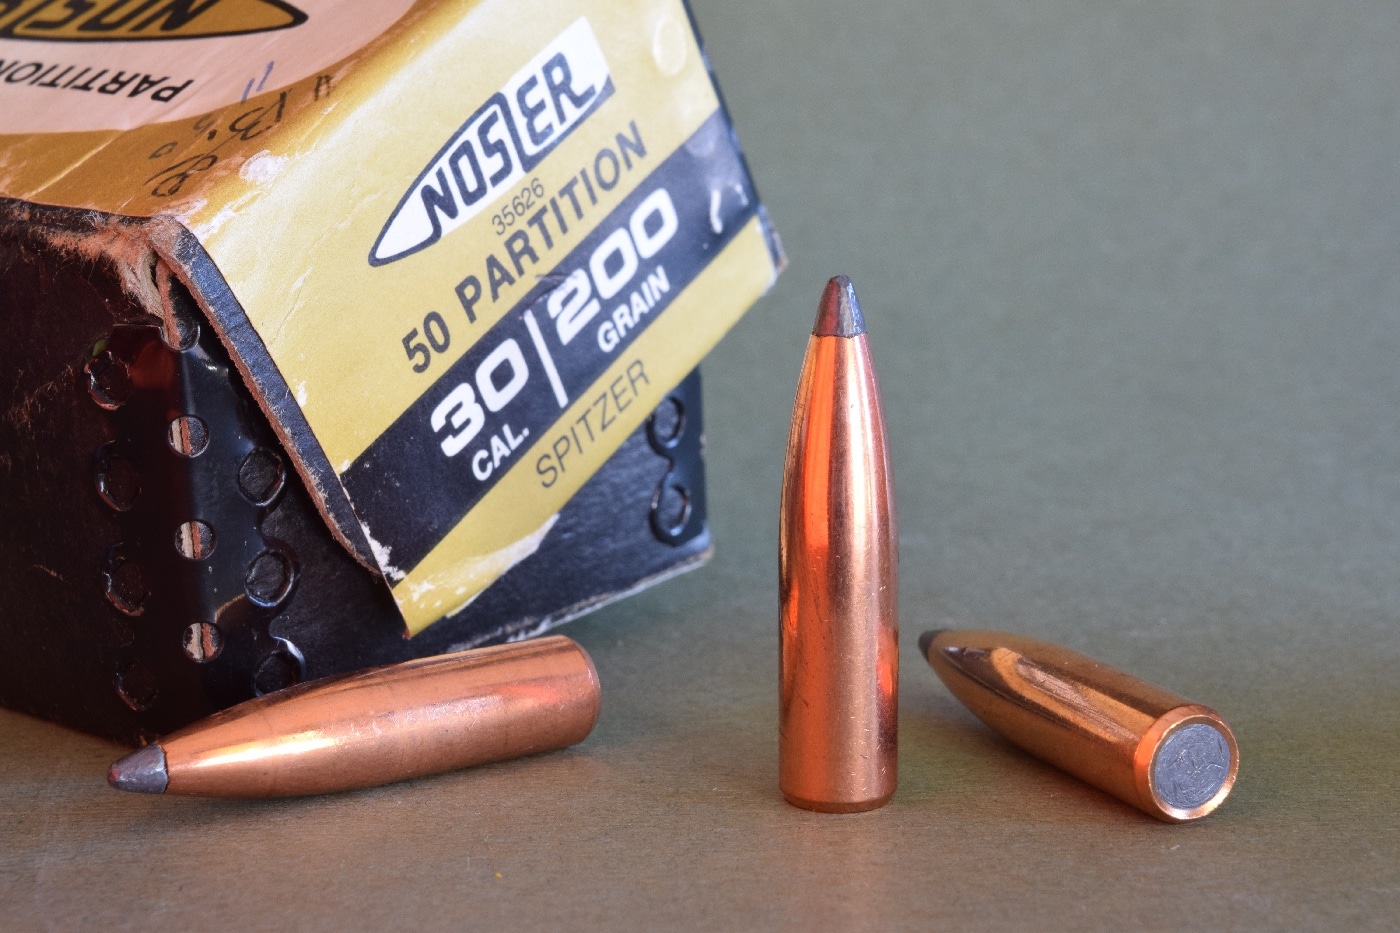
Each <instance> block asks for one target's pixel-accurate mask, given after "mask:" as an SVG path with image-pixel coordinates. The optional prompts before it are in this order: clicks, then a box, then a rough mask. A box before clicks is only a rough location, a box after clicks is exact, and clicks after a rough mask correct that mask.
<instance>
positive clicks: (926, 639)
mask: <svg viewBox="0 0 1400 933" xmlns="http://www.w3.org/2000/svg"><path fill="white" fill-rule="evenodd" d="M942 634H943V629H941V628H936V629H934V630H933V631H931V632H924V633H923V634H922V635H920V636H919V653H920V654H922V655H923V656H924V657H926V658H927V657H928V649H929V646H930V645H932V644H933V640H934V639H935V638H937V637H938V636H939V635H942Z"/></svg>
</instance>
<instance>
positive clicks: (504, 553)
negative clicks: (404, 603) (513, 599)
mask: <svg viewBox="0 0 1400 933" xmlns="http://www.w3.org/2000/svg"><path fill="white" fill-rule="evenodd" d="M558 521H559V513H558V512H555V513H554V514H553V515H551V516H549V518H547V519H545V522H544V524H543V525H541V526H540V527H538V528H536V529H535V530H534V531H532V532H530V533H529V534H528V535H526V536H525V537H523V538H521V539H519V540H518V541H515V542H513V543H511V544H508V545H506V546H505V547H503V548H501V549H500V550H498V551H493V552H491V553H490V554H485V555H482V556H481V557H478V558H477V559H476V560H474V561H472V575H473V576H476V575H477V574H480V573H483V572H485V573H489V574H490V576H491V577H492V578H499V577H501V576H504V575H505V573H506V572H507V571H508V570H510V568H512V567H514V566H515V565H516V564H518V563H520V562H521V561H522V560H524V559H525V558H527V557H529V556H530V555H531V554H533V553H535V552H536V551H538V550H539V549H540V544H542V543H543V542H544V539H545V535H547V534H549V530H550V529H551V528H553V527H554V525H555V523H556V522H558ZM424 585H427V586H431V584H424ZM434 588H435V587H434ZM463 589H464V588H463V587H458V588H457V591H456V592H457V595H459V596H460V595H461V594H462V591H463ZM482 592H484V591H478V592H476V593H473V594H472V595H471V597H470V598H468V599H466V600H463V601H462V602H460V603H458V604H457V605H455V606H453V607H452V608H450V609H448V610H446V611H444V612H443V613H442V615H443V616H444V617H446V616H455V615H456V614H457V613H459V612H461V611H462V610H463V609H465V608H467V607H468V606H470V605H471V604H472V602H473V601H474V600H475V599H476V598H477V597H478V596H480V595H481V593H482ZM410 598H411V599H412V598H416V597H415V595H414V594H411V595H410ZM442 602H443V601H442V600H441V599H439V600H438V601H437V602H436V603H435V604H434V608H436V607H439V606H441V605H442Z"/></svg>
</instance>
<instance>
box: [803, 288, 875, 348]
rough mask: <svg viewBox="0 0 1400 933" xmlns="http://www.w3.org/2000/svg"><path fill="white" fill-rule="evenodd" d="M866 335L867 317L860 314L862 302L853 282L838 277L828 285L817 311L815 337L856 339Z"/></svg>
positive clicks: (813, 334) (813, 329) (813, 331)
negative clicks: (858, 336)
mask: <svg viewBox="0 0 1400 933" xmlns="http://www.w3.org/2000/svg"><path fill="white" fill-rule="evenodd" d="M863 333H865V316H864V315H863V314H861V313H860V301H859V300H857V298H856V288H855V286H854V285H852V284H851V280H850V279H848V278H846V277H845V276H844V275H838V276H836V277H835V278H834V279H832V280H831V281H830V282H827V283H826V291H824V292H822V303H821V306H820V307H819V308H818V310H817V323H816V324H814V325H813V326H812V336H813V337H854V336H856V335H857V334H863Z"/></svg>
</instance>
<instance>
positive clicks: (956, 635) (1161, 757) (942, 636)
mask: <svg viewBox="0 0 1400 933" xmlns="http://www.w3.org/2000/svg"><path fill="white" fill-rule="evenodd" d="M919 647H920V648H921V649H922V650H923V652H924V655H925V657H927V658H928V662H929V664H930V665H931V666H932V667H933V669H934V671H935V672H936V673H937V674H938V676H939V678H941V679H942V681H943V683H944V684H946V685H947V687H948V689H949V690H950V691H952V693H953V695H954V696H955V697H957V698H958V699H959V700H961V701H962V703H963V705H964V706H966V707H967V708H968V709H970V710H971V711H972V712H973V713H975V714H976V715H977V717H978V718H979V719H981V720H982V721H983V722H985V723H986V724H987V725H989V726H991V727H992V728H993V729H995V730H996V731H997V732H999V733H1001V735H1002V736H1004V737H1005V738H1007V739H1009V740H1010V741H1012V742H1014V743H1015V744H1017V745H1019V746H1021V747H1022V748H1024V749H1025V750H1026V751H1028V752H1030V753H1031V754H1033V755H1035V756H1037V757H1039V758H1042V759H1044V760H1045V761H1048V762H1050V763H1051V764H1053V765H1056V766H1058V767H1060V768H1062V769H1064V770H1065V771H1068V772H1069V773H1070V774H1073V775H1075V776H1076V777H1079V778H1081V779H1083V780H1085V781H1087V782H1088V783H1090V784H1092V785H1094V786H1095V787H1097V788H1099V789H1100V790H1103V791H1107V792H1108V793H1110V794H1112V795H1113V796H1115V797H1117V798H1118V799H1119V800H1122V801H1124V802H1125V803H1128V804H1131V805H1132V806H1134V807H1137V808H1138V809H1140V810H1142V811H1144V812H1145V813H1148V814H1150V815H1152V816H1155V817H1157V818H1158V819H1160V820H1165V821H1167V822H1172V823H1179V822H1186V821H1188V820H1194V819H1199V818H1200V817H1203V816H1205V815H1206V814H1208V813H1210V812H1211V811H1212V810H1214V809H1215V808H1216V807H1218V806H1220V804H1221V802H1222V801H1224V800H1225V798H1226V797H1227V796H1228V795H1229V793H1230V789H1231V788H1232V787H1233V786H1234V784H1235V774H1236V772H1237V771H1238V769H1239V749H1238V747H1237V746H1236V745H1235V736H1234V734H1233V733H1232V732H1231V731H1230V727H1229V726H1228V725H1226V723H1225V720H1223V719H1221V718H1220V714H1218V713H1216V712H1215V711H1214V710H1212V709H1210V708H1209V707H1205V706H1200V705H1199V704H1196V703H1192V702H1190V701H1189V700H1186V699H1184V698H1183V697H1180V696H1177V695H1176V694H1174V693H1170V692H1168V691H1166V690H1163V689H1161V688H1160V687H1154V686H1153V685H1152V684H1149V683H1145V682H1143V681H1141V680H1138V679H1137V678H1136V677H1133V676H1131V675H1129V674H1125V673H1123V672H1122V671H1119V670H1116V669H1114V668H1112V667H1109V666H1108V665H1107V664H1101V663H1100V662H1098V661H1095V660H1094V659H1092V658H1088V657H1085V656H1084V655H1082V654H1078V653H1076V652H1073V651H1070V650H1069V649H1068V648H1062V647H1060V646H1058V645H1052V644H1050V643H1048V642H1043V641H1038V640H1036V639H1034V638H1026V637H1023V636H1020V635H1010V634H1007V633H1005V632H988V631H974V630H946V631H941V632H928V633H926V634H925V635H923V636H922V637H921V638H920V639H919Z"/></svg>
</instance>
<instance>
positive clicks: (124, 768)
mask: <svg viewBox="0 0 1400 933" xmlns="http://www.w3.org/2000/svg"><path fill="white" fill-rule="evenodd" d="M169 780H170V778H169V775H168V774H167V773H166V770H165V749H163V748H161V747H160V746H159V745H156V744H154V743H152V744H150V745H147V746H146V747H145V748H142V749H138V750H137V751H134V752H132V753H131V754H130V755H127V756H126V757H125V758H123V759H121V760H120V761H116V762H113V764H112V767H110V768H108V769H107V783H108V784H111V785H112V786H113V787H115V788H116V789H117V790H129V791H134V792H135V793H138V794H163V793H165V785H166V784H167V783H169Z"/></svg>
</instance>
